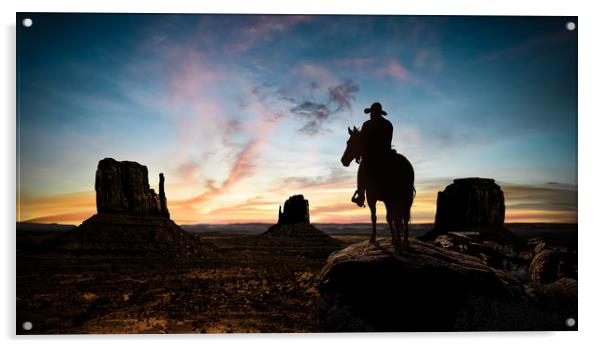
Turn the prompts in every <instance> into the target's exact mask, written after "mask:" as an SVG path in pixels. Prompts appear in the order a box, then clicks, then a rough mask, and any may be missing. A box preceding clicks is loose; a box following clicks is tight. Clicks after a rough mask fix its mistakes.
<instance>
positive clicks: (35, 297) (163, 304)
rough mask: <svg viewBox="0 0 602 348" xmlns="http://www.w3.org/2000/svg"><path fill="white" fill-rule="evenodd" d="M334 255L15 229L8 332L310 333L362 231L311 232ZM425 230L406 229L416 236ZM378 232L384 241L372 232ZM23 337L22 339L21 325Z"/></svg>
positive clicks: (568, 238)
mask: <svg viewBox="0 0 602 348" xmlns="http://www.w3.org/2000/svg"><path fill="white" fill-rule="evenodd" d="M315 226H316V227H317V228H318V229H320V230H322V231H324V232H326V233H327V234H329V235H330V236H331V237H334V238H335V239H337V240H338V241H340V245H339V246H337V247H332V246H319V245H313V246H312V245H309V246H308V245H302V244H298V243H297V244H295V243H291V244H287V243H267V244H266V243H261V242H259V241H258V240H259V239H258V238H259V237H258V236H259V235H260V234H261V233H263V232H264V231H265V230H266V229H267V228H268V227H269V225H264V224H239V225H191V226H182V227H183V229H184V230H186V231H188V232H190V233H192V234H194V235H195V236H196V237H197V238H200V239H202V240H203V241H204V242H209V243H210V244H209V243H208V244H207V245H211V247H207V249H208V250H207V252H206V253H204V254H203V255H202V256H199V257H198V258H195V259H165V258H163V257H161V256H159V255H152V254H145V255H119V254H104V253H98V254H90V253H88V254H86V253H83V254H81V253H65V252H49V251H47V250H46V249H45V247H44V246H45V241H47V240H49V239H52V238H53V237H55V236H56V235H58V234H60V233H63V232H64V231H65V230H68V229H70V228H72V227H71V226H61V225H36V224H20V225H19V224H18V226H17V299H16V300H17V328H16V329H17V333H19V334H83V333H94V334H108V333H230V332H319V331H322V330H323V328H322V326H321V324H320V320H319V317H320V313H319V312H320V310H321V301H322V300H321V298H320V294H319V291H318V289H317V280H318V276H319V274H320V271H321V269H322V267H323V266H324V263H325V260H326V259H327V257H328V255H329V254H330V253H331V252H333V251H335V250H337V249H340V248H344V247H345V246H347V245H350V244H352V243H355V242H359V241H363V240H366V239H368V236H369V231H370V227H369V225H367V224H353V225H337V224H316V225H315ZM506 226H507V227H508V229H510V230H511V231H512V232H514V233H515V234H517V235H519V236H521V237H523V238H525V239H528V238H534V237H544V238H546V240H547V241H548V243H549V244H552V245H554V246H555V247H558V248H565V249H566V248H573V249H574V250H576V244H577V242H576V241H577V226H576V225H556V224H507V225H506ZM431 228H432V225H428V224H423V225H421V224H415V225H412V226H411V231H410V235H411V236H420V235H422V234H423V233H424V232H426V231H428V230H429V229H431ZM378 229H379V231H378V234H379V235H380V236H388V235H389V234H388V231H387V227H386V226H385V225H379V227H378ZM26 321H29V322H31V323H32V324H33V326H32V329H31V330H28V331H25V330H24V329H23V328H22V323H23V322H26Z"/></svg>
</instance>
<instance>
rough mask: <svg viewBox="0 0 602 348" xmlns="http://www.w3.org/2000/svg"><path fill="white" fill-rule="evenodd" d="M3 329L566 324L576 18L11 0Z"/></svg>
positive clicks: (573, 207)
mask: <svg viewBox="0 0 602 348" xmlns="http://www.w3.org/2000/svg"><path fill="white" fill-rule="evenodd" d="M16 23H17V82H16V89H17V115H16V117H17V132H18V133H17V152H18V153H17V169H18V173H17V180H18V186H17V197H16V198H17V217H16V219H17V225H16V250H17V252H16V257H17V260H16V263H17V272H16V294H17V298H16V332H17V333H18V334H82V333H107V334H117V333H247V332H248V333H256V332H261V333H269V332H285V333H297V332H365V331H368V332H371V331H376V332H383V331H394V332H404V331H506V330H513V331H522V330H576V329H577V31H578V30H577V24H578V23H577V18H576V17H546V16H541V17H530V16H525V17H513V16H397V15H395V16H385V15H382V16H374V15H353V16H350V15H284V14H283V15H259V14H258V15H235V14H229V15H226V14H181V15H179V14H110V13H105V14H94V13H17V15H16Z"/></svg>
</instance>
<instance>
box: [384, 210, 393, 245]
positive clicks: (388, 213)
mask: <svg viewBox="0 0 602 348" xmlns="http://www.w3.org/2000/svg"><path fill="white" fill-rule="evenodd" d="M385 206H386V205H385ZM386 208H387V223H388V224H389V230H391V240H392V241H395V230H394V229H393V215H392V214H391V210H390V209H389V207H386Z"/></svg>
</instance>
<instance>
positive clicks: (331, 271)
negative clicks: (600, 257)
mask: <svg viewBox="0 0 602 348" xmlns="http://www.w3.org/2000/svg"><path fill="white" fill-rule="evenodd" d="M410 245H411V248H410V249H407V250H402V251H400V250H398V249H396V248H395V247H394V246H393V245H392V244H391V241H390V239H389V238H378V239H377V240H376V242H375V243H369V242H368V241H366V242H361V243H356V244H353V245H351V246H349V247H347V248H345V249H343V250H339V251H337V252H335V253H333V254H331V255H330V256H329V258H328V260H327V261H326V264H325V266H324V268H323V269H322V272H321V274H320V278H319V291H320V294H321V297H322V300H323V301H324V303H323V304H322V305H321V306H320V308H319V310H318V319H319V324H320V326H321V328H322V329H323V330H324V331H455V330H461V331H462V330H470V331H472V330H498V331H499V330H530V329H539V330H541V329H542V328H545V329H548V330H566V329H567V327H566V326H565V324H564V320H566V318H567V317H569V316H573V317H574V315H576V313H575V310H576V306H574V305H573V306H571V305H570V304H571V303H574V301H576V296H577V294H576V286H577V285H576V281H575V280H574V279H562V281H560V280H559V281H557V282H556V283H552V284H543V285H542V284H540V283H528V282H529V280H528V279H527V280H524V281H523V280H521V279H519V278H517V277H516V276H517V274H516V273H512V272H504V271H502V270H500V269H497V268H494V267H489V266H487V265H485V264H484V262H483V260H481V259H479V258H478V257H474V256H471V255H467V254H464V253H460V252H455V251H452V250H450V249H447V248H442V247H439V246H436V245H435V244H433V243H428V242H422V241H420V240H416V239H413V238H411V240H410ZM525 281H526V282H527V283H528V284H526V283H525ZM526 285H528V286H526ZM559 296H562V298H560V299H559ZM567 304H568V305H567ZM551 308H558V311H557V312H555V313H556V314H558V315H555V316H552V315H550V314H548V312H546V311H547V310H549V309H551ZM533 317H537V318H539V319H537V320H532V319H533ZM508 318H512V320H507V319H508ZM534 322H535V323H536V324H533V323H534ZM528 325H531V326H528ZM533 325H536V326H535V327H533Z"/></svg>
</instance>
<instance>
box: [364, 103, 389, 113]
mask: <svg viewBox="0 0 602 348" xmlns="http://www.w3.org/2000/svg"><path fill="white" fill-rule="evenodd" d="M364 113H365V114H370V113H375V114H378V115H383V116H386V115H387V112H386V111H384V110H383V106H382V105H380V103H378V102H376V103H374V104H372V106H370V107H369V108H365V109H364Z"/></svg>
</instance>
